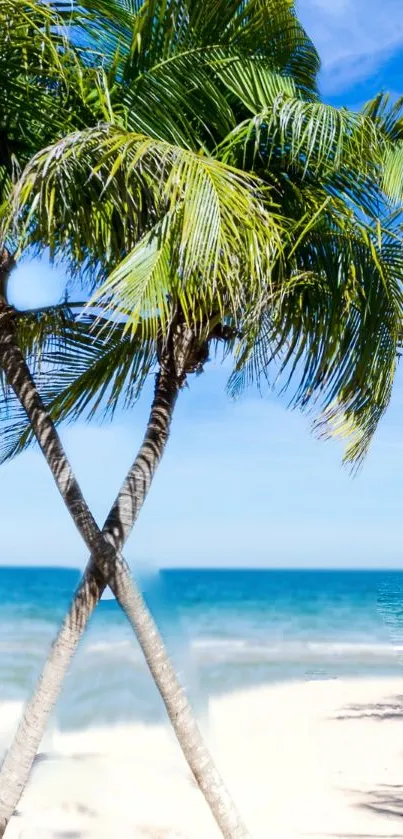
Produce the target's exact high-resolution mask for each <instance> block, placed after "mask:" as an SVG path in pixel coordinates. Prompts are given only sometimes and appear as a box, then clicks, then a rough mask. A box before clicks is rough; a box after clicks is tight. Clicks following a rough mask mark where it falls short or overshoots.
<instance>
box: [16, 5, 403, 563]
mask: <svg viewBox="0 0 403 839" xmlns="http://www.w3.org/2000/svg"><path fill="white" fill-rule="evenodd" d="M402 12H403V9H402V2H401V0H383V2H382V3H378V2H377V0H300V3H299V13H300V16H301V18H302V19H303V22H304V24H305V26H306V28H307V29H308V31H309V33H310V34H311V36H312V38H313V40H314V41H315V43H316V44H317V46H318V48H319V50H320V53H321V56H322V60H323V70H322V78H321V85H322V91H323V93H324V95H325V96H326V98H327V99H328V100H329V101H332V102H335V103H337V104H342V103H345V104H348V105H350V106H354V105H357V106H359V105H361V104H362V102H364V101H365V100H366V99H368V98H370V97H371V96H373V95H374V94H375V93H376V92H377V91H378V90H379V89H382V88H383V89H388V90H391V91H392V93H393V94H394V95H398V94H399V93H401V92H403V13H402ZM62 288H63V277H62V275H61V274H60V273H58V272H54V271H53V272H52V271H51V270H50V268H49V267H48V266H47V265H46V264H45V263H42V264H39V263H34V264H31V265H27V264H26V265H24V266H22V267H21V268H20V269H18V271H17V272H16V273H15V276H14V278H13V281H12V296H13V299H14V302H15V303H16V304H17V305H20V306H30V305H41V304H47V303H50V302H53V301H56V300H58V298H59V297H60V294H61V291H62ZM227 374H228V370H226V369H223V368H220V367H219V366H218V365H216V364H214V363H210V364H209V365H208V366H207V368H206V373H205V374H204V375H203V376H201V377H199V378H197V379H195V378H193V379H191V381H190V387H189V389H187V390H185V391H184V392H183V393H182V395H181V398H180V400H179V403H178V408H177V413H176V418H175V422H174V425H173V433H172V439H171V441H170V444H169V448H168V451H167V453H166V456H165V458H164V460H163V463H162V465H161V467H160V470H159V473H158V475H157V477H156V479H155V483H154V486H153V488H152V491H151V493H150V496H149V498H148V500H147V503H146V506H145V508H144V510H143V512H142V514H141V518H140V520H139V522H138V524H137V526H136V529H135V531H134V533H133V536H132V537H131V540H130V542H129V543H128V546H127V550H126V551H125V554H126V556H127V559H128V560H129V561H130V563H131V564H132V566H133V567H135V566H136V564H140V565H143V564H147V565H149V564H151V565H152V566H159V565H170V566H172V565H179V566H189V565H196V566H214V565H220V566H231V565H238V566H262V567H266V566H267V567H270V566H276V567H278V566H280V567H283V566H291V567H301V566H315V567H318V566H319V567H330V566H342V567H353V566H354V567H365V566H369V567H376V566H378V567H379V566H389V567H400V566H401V564H402V558H403V523H402V522H403V517H402V513H401V508H402V503H403V496H402V492H401V486H402V479H403V422H402V419H403V417H402V414H403V411H402V409H403V375H402V373H399V375H398V378H397V382H396V387H395V393H394V397H393V401H392V405H391V408H390V411H389V413H388V416H387V417H386V418H385V419H384V421H383V423H382V426H381V428H380V429H379V432H378V435H377V437H376V440H375V442H374V444H373V447H372V450H371V452H370V455H369V457H368V459H367V462H366V464H365V466H364V468H363V470H362V472H361V473H360V474H359V476H358V477H356V478H355V479H352V478H351V477H350V475H349V473H348V472H347V471H346V470H345V469H344V468H342V466H341V453H342V452H341V447H340V445H339V444H335V443H323V442H318V441H317V440H315V439H313V437H312V435H311V434H310V426H309V420H308V419H307V418H306V417H304V416H302V415H301V414H299V413H298V412H295V411H293V412H290V411H287V410H286V407H285V404H284V402H282V401H281V400H280V399H278V398H275V397H274V396H270V397H269V398H267V399H265V400H261V399H260V398H259V397H258V396H257V395H256V393H251V392H250V393H248V394H247V395H246V396H245V397H243V398H242V400H240V401H239V402H237V403H235V404H234V403H232V402H231V401H230V400H229V399H228V398H227V396H226V394H225V383H226V376H227ZM151 385H152V383H151V382H150V387H149V388H148V389H147V390H146V392H145V393H144V397H143V398H142V400H141V402H140V403H139V405H138V406H136V408H135V410H134V411H132V412H131V413H130V414H121V415H119V416H118V417H117V418H116V420H115V421H114V423H113V425H102V426H99V425H94V424H92V425H90V426H88V425H87V426H86V425H83V424H77V425H75V426H74V427H70V428H67V429H64V430H63V440H64V442H65V445H66V448H67V451H68V453H69V455H70V457H71V460H72V463H73V465H74V468H75V470H76V472H77V475H78V478H79V480H80V483H81V485H82V488H83V490H84V493H85V495H86V498H87V500H88V502H89V503H90V505H91V507H92V509H93V511H94V513H95V514H96V516H97V517H98V518H99V521H100V522H101V521H102V520H103V518H104V517H105V515H106V513H107V511H108V508H109V506H110V504H111V503H112V501H113V499H114V496H115V494H116V492H117V490H118V488H119V485H120V482H121V480H122V479H123V476H124V473H125V470H126V469H127V468H128V466H129V464H130V462H131V460H132V458H133V456H134V454H135V452H136V449H137V447H138V445H139V443H140V441H141V437H142V434H143V431H144V424H145V421H146V417H147V410H148V407H149V402H150V395H151ZM0 499H1V509H2V538H1V555H0V562H1V563H3V564H41V565H46V564H60V565H73V566H75V567H77V566H80V567H82V566H83V565H84V563H85V561H86V551H85V548H84V546H83V545H82V543H81V541H80V538H79V537H78V535H77V534H76V532H75V529H74V526H73V524H72V522H71V521H70V519H69V517H68V514H67V512H66V511H65V510H64V508H63V505H62V502H61V500H60V499H59V496H58V493H57V491H56V488H55V487H54V485H53V481H52V478H51V476H50V474H49V472H48V469H47V467H46V464H45V463H44V461H43V459H42V457H41V455H40V454H39V453H38V452H37V451H35V450H32V451H30V452H27V453H26V454H24V455H23V456H21V457H20V458H19V459H18V460H16V461H14V462H13V463H10V464H7V465H6V466H5V467H3V468H2V469H1V470H0Z"/></svg>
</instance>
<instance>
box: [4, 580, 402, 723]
mask: <svg viewBox="0 0 403 839" xmlns="http://www.w3.org/2000/svg"><path fill="white" fill-rule="evenodd" d="M78 579H79V574H78V572H76V571H73V570H68V569H60V568H46V569H45V568H42V569H41V568H0V701H5V700H9V699H22V698H26V697H28V695H29V693H30V691H31V690H32V688H33V686H34V684H35V680H36V678H37V676H38V675H39V673H40V669H41V666H42V664H43V661H44V659H45V656H46V653H47V651H48V649H49V646H50V644H51V642H52V640H53V637H54V634H55V632H56V629H57V626H58V624H59V622H60V621H61V619H62V617H63V615H64V612H65V610H66V608H67V606H68V604H69V601H70V598H71V596H72V593H73V591H74V588H75V586H76V584H77V582H78ZM141 585H142V588H143V591H144V594H145V597H146V600H147V602H148V604H149V606H150V608H151V610H152V612H153V614H154V617H155V618H156V620H157V622H158V625H159V627H160V629H161V631H162V634H163V635H164V638H165V641H166V643H167V646H168V649H169V651H170V653H171V654H172V656H173V659H174V662H175V665H176V667H177V669H178V670H179V672H180V674H181V678H182V680H183V681H184V682H185V684H186V686H187V689H188V691H189V693H190V695H191V698H192V701H193V704H194V705H196V707H197V708H198V709H199V711H200V713H203V710H205V709H206V708H207V703H208V700H209V697H211V696H214V695H217V694H222V693H226V692H229V691H233V690H239V689H244V688H247V687H253V686H257V685H260V684H265V683H267V682H273V681H283V680H289V679H323V678H340V677H344V676H347V677H350V676H354V677H355V676H362V677H365V676H377V675H399V673H400V672H402V665H403V657H402V653H403V573H399V572H396V571H271V570H270V571H238V570H236V571H235V570H230V571H215V570H214V571H210V570H208V571H206V570H203V571H199V570H191V571H190V570H189V571H187V570H185V571H182V570H181V571H179V570H178V571H162V572H160V574H158V575H155V576H154V577H150V578H148V579H146V578H143V579H142V580H141ZM56 715H57V722H58V725H60V726H62V727H64V728H67V729H70V728H77V727H79V728H80V727H85V726H88V725H98V724H104V723H114V722H118V721H121V720H131V719H137V718H141V719H142V720H143V721H145V722H155V721H158V720H160V719H161V718H162V716H163V715H164V711H163V708H162V704H161V700H160V698H159V696H158V694H157V691H156V689H155V688H154V686H153V685H152V683H151V680H150V677H149V674H148V671H147V669H146V667H145V665H144V662H143V658H142V655H141V651H140V650H139V648H138V646H137V643H136V641H135V640H134V638H133V635H132V632H131V629H130V627H129V626H128V624H127V622H126V620H125V618H124V616H123V615H122V613H121V612H120V610H119V608H118V606H117V605H116V603H114V602H113V601H111V600H108V601H103V602H102V603H101V604H100V606H99V607H98V609H97V610H96V613H95V614H94V616H93V618H92V619H91V622H90V626H89V629H88V631H87V633H86V635H85V637H84V639H83V642H82V644H81V646H80V650H79V652H78V654H77V656H76V659H75V661H74V663H73V666H72V668H71V672H70V673H69V676H68V679H67V682H66V685H65V688H64V691H63V695H62V698H61V700H60V702H59V704H58V707H57V709H56Z"/></svg>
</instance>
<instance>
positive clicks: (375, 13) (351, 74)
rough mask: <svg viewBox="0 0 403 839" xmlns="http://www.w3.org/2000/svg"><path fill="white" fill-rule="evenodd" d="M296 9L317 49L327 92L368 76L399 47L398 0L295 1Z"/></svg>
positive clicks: (402, 20) (401, 9) (402, 24)
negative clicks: (296, 2)
mask: <svg viewBox="0 0 403 839" xmlns="http://www.w3.org/2000/svg"><path fill="white" fill-rule="evenodd" d="M297 8H298V14H299V17H300V18H301V20H302V22H303V24H304V26H305V28H306V29H307V31H308V33H309V35H310V36H311V38H312V39H313V41H314V43H315V45H316V47H317V48H318V50H319V53H320V56H321V59H322V66H323V77H322V81H323V88H324V89H325V90H326V92H328V93H334V92H336V91H337V92H338V91H340V92H341V91H343V90H345V89H346V88H347V87H348V86H349V85H352V84H354V82H358V81H361V80H362V79H365V78H366V77H368V76H370V75H371V74H372V73H374V72H375V71H376V70H377V68H378V67H379V66H380V65H381V64H382V62H383V61H384V60H386V59H387V58H388V57H389V56H391V55H393V53H395V52H396V51H397V50H398V49H399V48H400V47H402V46H403V3H402V0H383V2H382V3H379V0H299V3H298V4H297Z"/></svg>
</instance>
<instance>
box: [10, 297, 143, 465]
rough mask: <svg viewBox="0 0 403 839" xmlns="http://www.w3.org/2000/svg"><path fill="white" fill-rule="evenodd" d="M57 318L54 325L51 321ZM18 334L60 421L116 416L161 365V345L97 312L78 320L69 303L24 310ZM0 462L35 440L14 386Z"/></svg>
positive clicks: (47, 401) (51, 410) (46, 399)
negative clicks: (54, 308) (158, 352)
mask: <svg viewBox="0 0 403 839" xmlns="http://www.w3.org/2000/svg"><path fill="white" fill-rule="evenodd" d="M52 321H53V327H52V326H51V324H52ZM18 337H19V342H20V346H21V348H22V349H23V350H24V354H25V356H26V359H27V361H28V363H29V365H30V366H31V369H33V371H34V373H35V380H36V384H37V387H38V390H39V391H40V393H41V397H42V399H43V402H44V404H45V406H46V408H47V409H48V411H49V413H50V415H51V416H52V419H53V421H54V422H55V423H57V424H58V423H61V422H66V421H67V422H69V421H74V420H76V419H78V418H79V417H84V418H85V419H91V418H92V417H93V416H94V415H95V414H99V413H100V412H101V413H102V415H103V417H104V418H109V419H111V418H112V417H113V415H114V413H115V411H116V409H117V407H118V406H120V407H121V408H122V409H127V408H129V407H132V406H133V404H134V403H135V402H136V400H137V399H138V397H139V395H140V392H141V390H142V387H143V385H144V382H145V379H146V378H147V376H148V375H149V373H150V371H152V369H153V367H154V366H155V364H156V346H155V343H154V342H153V341H151V340H150V341H146V340H144V337H143V334H142V330H141V329H139V332H138V334H137V335H135V334H134V333H131V335H130V336H129V335H127V334H124V326H123V324H118V323H112V322H110V321H107V320H105V319H102V318H99V317H96V318H95V317H94V316H85V317H84V316H83V315H81V316H80V317H79V319H77V317H75V316H71V313H70V312H69V310H68V308H67V307H64V306H63V307H60V310H59V311H57V312H56V311H54V312H51V311H50V310H47V311H46V312H43V313H40V312H35V313H32V314H28V313H27V314H24V316H23V317H21V318H19V321H18ZM0 418H1V419H0V462H4V461H6V460H9V459H10V458H12V457H14V456H15V455H17V454H19V453H20V452H21V451H23V450H24V449H25V448H26V447H27V446H29V445H30V444H31V443H33V442H34V436H33V433H32V431H31V427H30V425H29V422H28V421H27V417H26V414H25V412H24V410H23V409H22V408H21V405H20V403H19V401H18V400H17V399H16V397H15V396H14V394H13V393H12V391H11V390H10V389H9V388H7V386H5V385H4V386H3V388H2V392H1V395H0Z"/></svg>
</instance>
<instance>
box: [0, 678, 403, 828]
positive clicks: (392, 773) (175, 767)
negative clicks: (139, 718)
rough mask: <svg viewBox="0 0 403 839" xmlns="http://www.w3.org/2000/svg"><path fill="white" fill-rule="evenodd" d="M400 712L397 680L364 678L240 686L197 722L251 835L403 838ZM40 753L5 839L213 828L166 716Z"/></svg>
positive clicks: (92, 732)
mask: <svg viewBox="0 0 403 839" xmlns="http://www.w3.org/2000/svg"><path fill="white" fill-rule="evenodd" d="M7 704H8V705H9V706H10V707H9V713H11V710H12V708H11V705H12V703H7ZM14 712H15V715H16V714H17V708H16V707H14ZM4 722H5V719H4V718H3V720H2V730H3V731H4ZM399 722H400V723H402V722H403V679H400V678H395V677H393V678H389V677H379V678H372V677H371V678H368V677H362V678H361V677H360V678H357V679H328V680H318V681H309V682H307V681H305V682H293V683H289V682H287V683H283V684H276V685H269V686H261V687H257V688H252V689H247V688H245V690H243V691H239V692H237V693H233V694H229V695H226V696H222V697H220V698H214V699H212V700H211V702H210V707H209V716H208V719H206V720H204V721H203V722H202V727H203V730H204V733H205V735H206V737H207V739H208V741H209V744H210V747H211V750H212V752H213V755H214V757H215V759H216V760H217V763H218V765H219V767H220V769H221V771H222V774H223V776H224V778H225V781H226V783H227V785H228V786H229V788H230V789H231V792H232V793H233V796H234V798H235V800H236V801H237V804H238V806H239V809H240V810H241V812H242V814H243V815H244V818H245V821H246V823H247V825H248V827H249V829H250V831H251V834H252V837H254V839H271V837H273V839H300V837H305V838H306V839H308V837H311V839H325V838H326V839H328V837H340V839H351V837H352V836H355V837H363V839H364V837H365V839H366V837H371V839H372V837H374V839H375V837H376V839H378V837H382V839H383V837H385V839H386V837H399V836H401V837H403V824H402V817H403V741H402V742H401V737H400V731H401V728H402V726H400V728H398V723H399ZM8 725H9V724H8ZM41 751H42V752H44V753H45V757H42V759H40V760H39V761H37V764H36V766H35V769H34V771H33V775H32V779H31V782H30V784H29V787H28V789H27V790H26V793H25V794H24V796H23V798H22V800H21V802H20V806H19V815H18V816H16V817H14V818H13V820H12V822H11V823H10V826H9V829H8V831H7V837H8V839H62V837H67V835H68V836H69V837H72V836H74V839H107V837H112V836H114V835H119V839H129V837H130V839H136V837H138V839H218V837H219V833H218V830H217V828H216V827H215V825H214V824H213V822H212V819H211V817H210V814H209V813H208V811H207V807H206V805H205V803H204V801H203V799H202V796H201V795H200V793H199V791H198V790H197V788H196V785H195V783H194V781H193V779H192V778H191V777H190V775H189V771H188V769H187V766H186V764H185V762H184V760H183V758H182V755H181V754H180V751H179V748H178V747H177V744H176V741H175V739H174V736H173V734H172V733H171V732H170V731H169V729H168V727H167V726H158V725H155V726H146V725H142V724H137V723H135V724H130V725H127V724H125V725H120V726H115V727H110V728H108V727H106V726H105V727H103V728H99V729H88V730H86V731H82V732H72V733H60V732H58V731H57V730H53V731H49V732H48V734H47V735H46V737H45V740H44V743H43V748H42V750H41Z"/></svg>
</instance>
